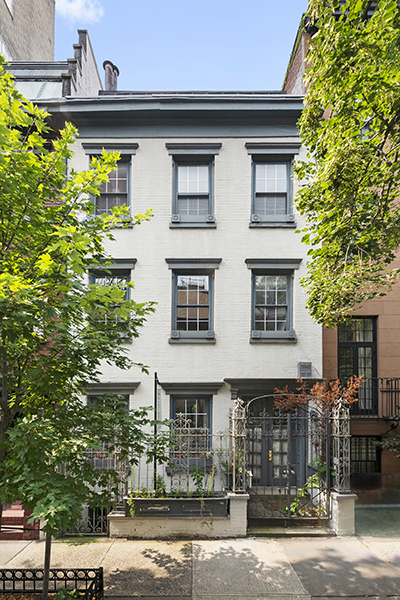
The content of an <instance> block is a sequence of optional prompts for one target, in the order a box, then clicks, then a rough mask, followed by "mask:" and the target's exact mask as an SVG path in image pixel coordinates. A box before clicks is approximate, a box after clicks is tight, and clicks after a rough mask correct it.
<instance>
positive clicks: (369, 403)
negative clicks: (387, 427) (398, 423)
mask: <svg viewBox="0 0 400 600" xmlns="http://www.w3.org/2000/svg"><path fill="white" fill-rule="evenodd" d="M350 414H351V416H352V417H361V418H364V419H365V418H367V419H368V418H370V419H371V418H372V419H373V418H377V417H378V418H381V419H382V418H394V417H400V378H398V377H390V378H388V377H368V378H364V379H362V381H361V384H360V388H359V391H358V400H357V402H354V404H352V405H351V409H350Z"/></svg>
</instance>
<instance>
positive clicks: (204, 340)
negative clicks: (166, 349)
mask: <svg viewBox="0 0 400 600" xmlns="http://www.w3.org/2000/svg"><path fill="white" fill-rule="evenodd" d="M168 343H169V344H216V343H217V340H216V339H215V337H214V338H193V337H192V338H177V339H175V338H169V339H168Z"/></svg>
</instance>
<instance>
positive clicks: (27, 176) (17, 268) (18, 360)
mask: <svg viewBox="0 0 400 600" xmlns="http://www.w3.org/2000/svg"><path fill="white" fill-rule="evenodd" d="M47 117H48V114H47V113H46V112H44V111H42V110H39V109H38V108H37V107H36V106H34V105H33V104H32V103H31V102H28V101H27V100H25V99H24V98H23V97H22V96H21V95H20V94H19V93H18V92H17V90H16V89H15V87H14V85H13V82H12V77H11V76H10V75H9V74H8V73H7V71H5V70H4V68H3V59H2V58H1V57H0V261H1V273H0V369H1V375H2V378H1V381H2V393H1V395H0V423H1V428H0V504H7V503H9V502H11V501H13V500H17V499H19V500H21V501H22V503H23V505H24V506H26V507H29V508H31V509H32V511H33V518H39V517H42V518H44V519H45V520H46V522H47V525H46V531H47V532H48V533H54V532H56V531H57V530H59V529H60V528H65V527H66V526H67V525H68V524H70V523H71V522H72V521H73V520H74V519H76V517H77V516H78V514H79V512H80V505H81V503H82V502H86V501H87V502H89V504H91V505H93V506H95V505H97V506H99V505H100V506H104V505H105V504H107V503H108V501H109V500H111V499H112V495H113V492H114V491H115V489H116V485H117V483H118V478H119V475H118V473H117V471H116V470H114V471H112V470H111V471H110V472H108V473H105V472H103V471H102V470H101V469H95V468H92V466H91V463H90V461H88V460H87V453H88V451H89V448H91V449H96V448H100V447H102V445H103V444H107V446H108V450H109V451H110V452H113V451H115V452H118V456H119V457H120V458H121V460H122V458H123V457H128V456H129V457H130V456H131V453H132V456H133V460H135V456H137V453H138V452H139V451H142V448H143V447H144V446H145V445H146V444H147V442H148V440H146V438H145V437H144V436H143V434H142V428H143V426H144V425H146V424H149V423H150V422H149V419H148V417H147V413H146V411H145V410H144V409H140V410H138V411H136V412H133V413H130V414H129V413H127V411H126V409H125V408H124V410H122V408H121V409H118V410H116V411H115V410H114V408H113V410H110V409H107V407H106V406H104V407H100V406H98V407H96V408H88V407H85V406H83V405H82V403H81V402H80V400H79V399H80V398H81V395H82V394H83V395H84V394H85V393H86V387H87V384H88V383H90V382H93V381H98V378H99V375H100V367H101V364H102V362H104V361H105V362H107V363H109V364H113V365H116V366H117V367H119V368H121V369H127V368H130V367H132V366H133V364H134V363H133V362H132V361H131V360H130V358H129V357H128V356H127V347H126V345H125V346H124V345H123V344H122V343H121V339H123V336H126V334H127V333H128V334H129V336H130V337H137V336H138V335H139V329H140V327H141V326H142V325H143V323H144V322H145V320H146V317H147V316H148V315H149V314H150V313H151V312H153V311H154V303H152V302H146V303H136V302H135V301H134V300H126V299H125V292H126V288H125V286H123V285H114V284H110V285H104V286H99V285H89V283H88V282H87V276H86V274H87V272H88V270H89V269H90V268H93V267H97V268H101V269H102V270H104V269H106V268H107V265H109V264H110V262H111V261H110V257H108V256H107V255H106V253H105V250H104V240H105V239H109V240H113V239H114V238H113V227H115V226H118V227H127V226H128V225H130V224H137V225H140V223H141V222H142V221H143V220H147V219H149V217H150V212H147V213H146V214H144V215H136V216H135V217H133V219H130V218H129V215H128V209H127V207H121V208H120V209H119V208H116V209H114V210H113V212H112V214H110V215H104V216H101V217H100V216H97V215H96V214H95V213H94V204H93V202H92V197H93V196H96V195H98V194H99V191H98V188H99V186H100V185H101V184H102V183H103V182H105V181H107V178H108V173H109V172H110V170H111V169H113V168H114V167H115V165H116V162H117V160H118V158H119V155H118V153H105V152H104V153H103V155H102V156H101V158H98V159H97V158H96V159H94V160H93V161H92V164H91V168H90V169H88V170H86V171H83V172H79V173H78V172H75V171H74V170H73V169H69V168H67V164H68V161H69V159H70V158H71V157H72V151H71V146H72V145H73V144H74V143H75V139H76V137H77V135H78V134H77V131H76V129H75V128H74V127H73V126H72V125H70V124H66V126H65V128H64V129H63V130H62V131H60V132H57V136H56V135H55V133H54V132H52V131H51V130H50V129H49V127H48V125H47ZM104 261H105V262H104ZM126 287H133V284H131V283H129V284H127V286H126ZM139 366H140V367H141V368H143V369H144V368H145V367H143V365H140V364H139ZM161 438H162V436H160V437H159V439H158V440H157V442H156V444H157V446H156V447H154V448H153V451H154V452H156V451H158V449H159V448H160V447H162V439H161Z"/></svg>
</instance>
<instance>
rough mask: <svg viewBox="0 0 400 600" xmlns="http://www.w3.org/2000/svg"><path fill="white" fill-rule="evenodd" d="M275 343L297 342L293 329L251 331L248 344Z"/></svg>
mask: <svg viewBox="0 0 400 600" xmlns="http://www.w3.org/2000/svg"><path fill="white" fill-rule="evenodd" d="M260 342H261V343H264V342H267V343H276V342H290V343H294V342H297V337H296V332H295V331H294V330H293V329H289V330H288V331H252V332H251V335H250V343H251V344H253V343H256V344H257V343H260Z"/></svg>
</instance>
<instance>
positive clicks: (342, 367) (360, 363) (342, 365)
mask: <svg viewBox="0 0 400 600" xmlns="http://www.w3.org/2000/svg"><path fill="white" fill-rule="evenodd" d="M352 375H362V376H363V379H362V381H361V384H360V387H359V390H358V402H357V403H356V404H354V405H353V406H352V412H353V413H354V414H356V413H357V412H358V413H360V414H367V413H371V414H377V410H378V406H377V402H378V390H377V382H376V380H374V378H375V377H376V376H377V347H376V318H375V317H353V318H352V319H349V320H348V321H346V322H345V323H342V324H341V325H339V327H338V376H339V378H340V379H349V378H350V377H351V376H352Z"/></svg>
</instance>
